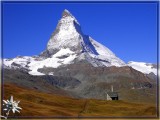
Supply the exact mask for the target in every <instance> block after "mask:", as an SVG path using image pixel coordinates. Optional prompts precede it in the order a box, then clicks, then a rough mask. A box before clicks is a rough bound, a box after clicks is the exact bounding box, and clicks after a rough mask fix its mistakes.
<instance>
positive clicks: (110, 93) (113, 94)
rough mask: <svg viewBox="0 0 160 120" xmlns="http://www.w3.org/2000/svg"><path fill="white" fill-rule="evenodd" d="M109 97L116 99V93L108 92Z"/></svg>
mask: <svg viewBox="0 0 160 120" xmlns="http://www.w3.org/2000/svg"><path fill="white" fill-rule="evenodd" d="M107 94H108V95H109V96H110V97H118V93H117V92H108V93H107Z"/></svg>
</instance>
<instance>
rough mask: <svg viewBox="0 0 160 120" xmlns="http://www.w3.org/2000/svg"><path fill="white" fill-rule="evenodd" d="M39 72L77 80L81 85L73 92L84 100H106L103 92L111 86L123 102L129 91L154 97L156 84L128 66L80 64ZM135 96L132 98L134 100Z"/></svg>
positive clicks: (108, 90) (44, 69)
mask: <svg viewBox="0 0 160 120" xmlns="http://www.w3.org/2000/svg"><path fill="white" fill-rule="evenodd" d="M39 71H41V72H45V73H46V74H47V73H50V72H54V75H56V76H64V77H68V76H70V77H72V78H76V79H78V80H79V81H80V82H81V84H79V85H78V86H77V87H75V88H74V89H73V92H74V93H75V94H78V95H79V96H80V97H84V98H95V99H106V94H105V92H110V90H111V85H113V87H114V91H116V92H120V93H119V94H120V99H124V100H125V99H128V98H127V96H128V95H130V94H132V93H131V91H136V92H135V94H136V95H139V93H138V92H140V91H142V92H141V95H142V94H143V98H145V97H147V96H148V95H149V94H150V92H151V93H152V94H153V96H154V97H155V96H156V92H155V91H156V82H155V81H154V80H152V79H150V78H149V77H148V76H147V75H145V74H143V73H141V72H139V71H137V70H135V69H133V68H131V67H128V66H125V67H115V66H113V67H93V66H92V65H90V64H88V63H85V62H81V63H77V64H72V65H69V66H67V67H61V68H58V69H53V68H43V69H39ZM126 91H128V92H126ZM146 91H149V92H148V93H147V92H146ZM136 95H135V96H136ZM135 96H132V97H134V98H135ZM130 99H131V98H130ZM131 101H132V100H131ZM133 101H134V100H133ZM135 101H136V100H135Z"/></svg>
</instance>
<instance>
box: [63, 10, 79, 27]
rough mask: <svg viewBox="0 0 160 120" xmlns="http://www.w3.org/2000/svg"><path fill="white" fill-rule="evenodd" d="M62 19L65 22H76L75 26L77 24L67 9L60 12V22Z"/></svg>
mask: <svg viewBox="0 0 160 120" xmlns="http://www.w3.org/2000/svg"><path fill="white" fill-rule="evenodd" d="M64 19H65V21H72V22H76V23H77V24H79V23H78V21H77V19H76V18H75V17H74V16H73V15H72V14H71V12H69V11H68V10H67V9H64V11H63V12H62V19H61V21H62V20H64Z"/></svg>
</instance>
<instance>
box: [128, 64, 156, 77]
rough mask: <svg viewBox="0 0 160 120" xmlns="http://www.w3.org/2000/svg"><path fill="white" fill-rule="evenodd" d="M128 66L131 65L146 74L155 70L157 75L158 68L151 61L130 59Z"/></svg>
mask: <svg viewBox="0 0 160 120" xmlns="http://www.w3.org/2000/svg"><path fill="white" fill-rule="evenodd" d="M128 66H131V67H132V68H134V69H136V70H138V71H140V72H142V73H145V74H149V73H151V72H153V73H154V74H155V75H157V69H156V68H153V66H152V64H151V63H145V62H134V61H130V62H128Z"/></svg>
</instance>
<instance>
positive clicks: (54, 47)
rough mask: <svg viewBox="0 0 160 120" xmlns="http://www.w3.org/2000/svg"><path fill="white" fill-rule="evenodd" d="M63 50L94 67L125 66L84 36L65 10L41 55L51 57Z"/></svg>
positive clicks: (95, 42) (101, 46)
mask: <svg viewBox="0 0 160 120" xmlns="http://www.w3.org/2000/svg"><path fill="white" fill-rule="evenodd" d="M64 49H68V50H70V51H71V52H74V54H76V58H77V59H78V60H81V59H86V60H87V61H88V62H90V63H91V64H92V65H94V66H112V65H115V66H123V65H125V63H124V62H123V61H122V60H120V59H119V58H117V57H116V56H115V54H114V53H113V52H111V51H110V50H109V49H108V48H106V47H105V46H103V45H101V44H100V43H98V42H97V41H95V40H94V39H92V38H91V37H90V36H88V35H85V34H84V33H83V31H82V29H81V26H80V24H79V22H78V21H77V19H76V18H75V17H74V16H73V15H72V14H71V13H70V12H69V11H68V10H66V9H65V10H64V11H63V13H62V18H61V19H60V20H59V22H58V25H57V27H56V29H55V31H54V32H53V33H52V35H51V38H50V40H49V42H48V44H47V48H46V50H45V51H44V52H42V54H41V55H42V56H43V57H51V56H53V55H54V54H56V53H57V52H60V51H61V50H62V51H63V50H64Z"/></svg>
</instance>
